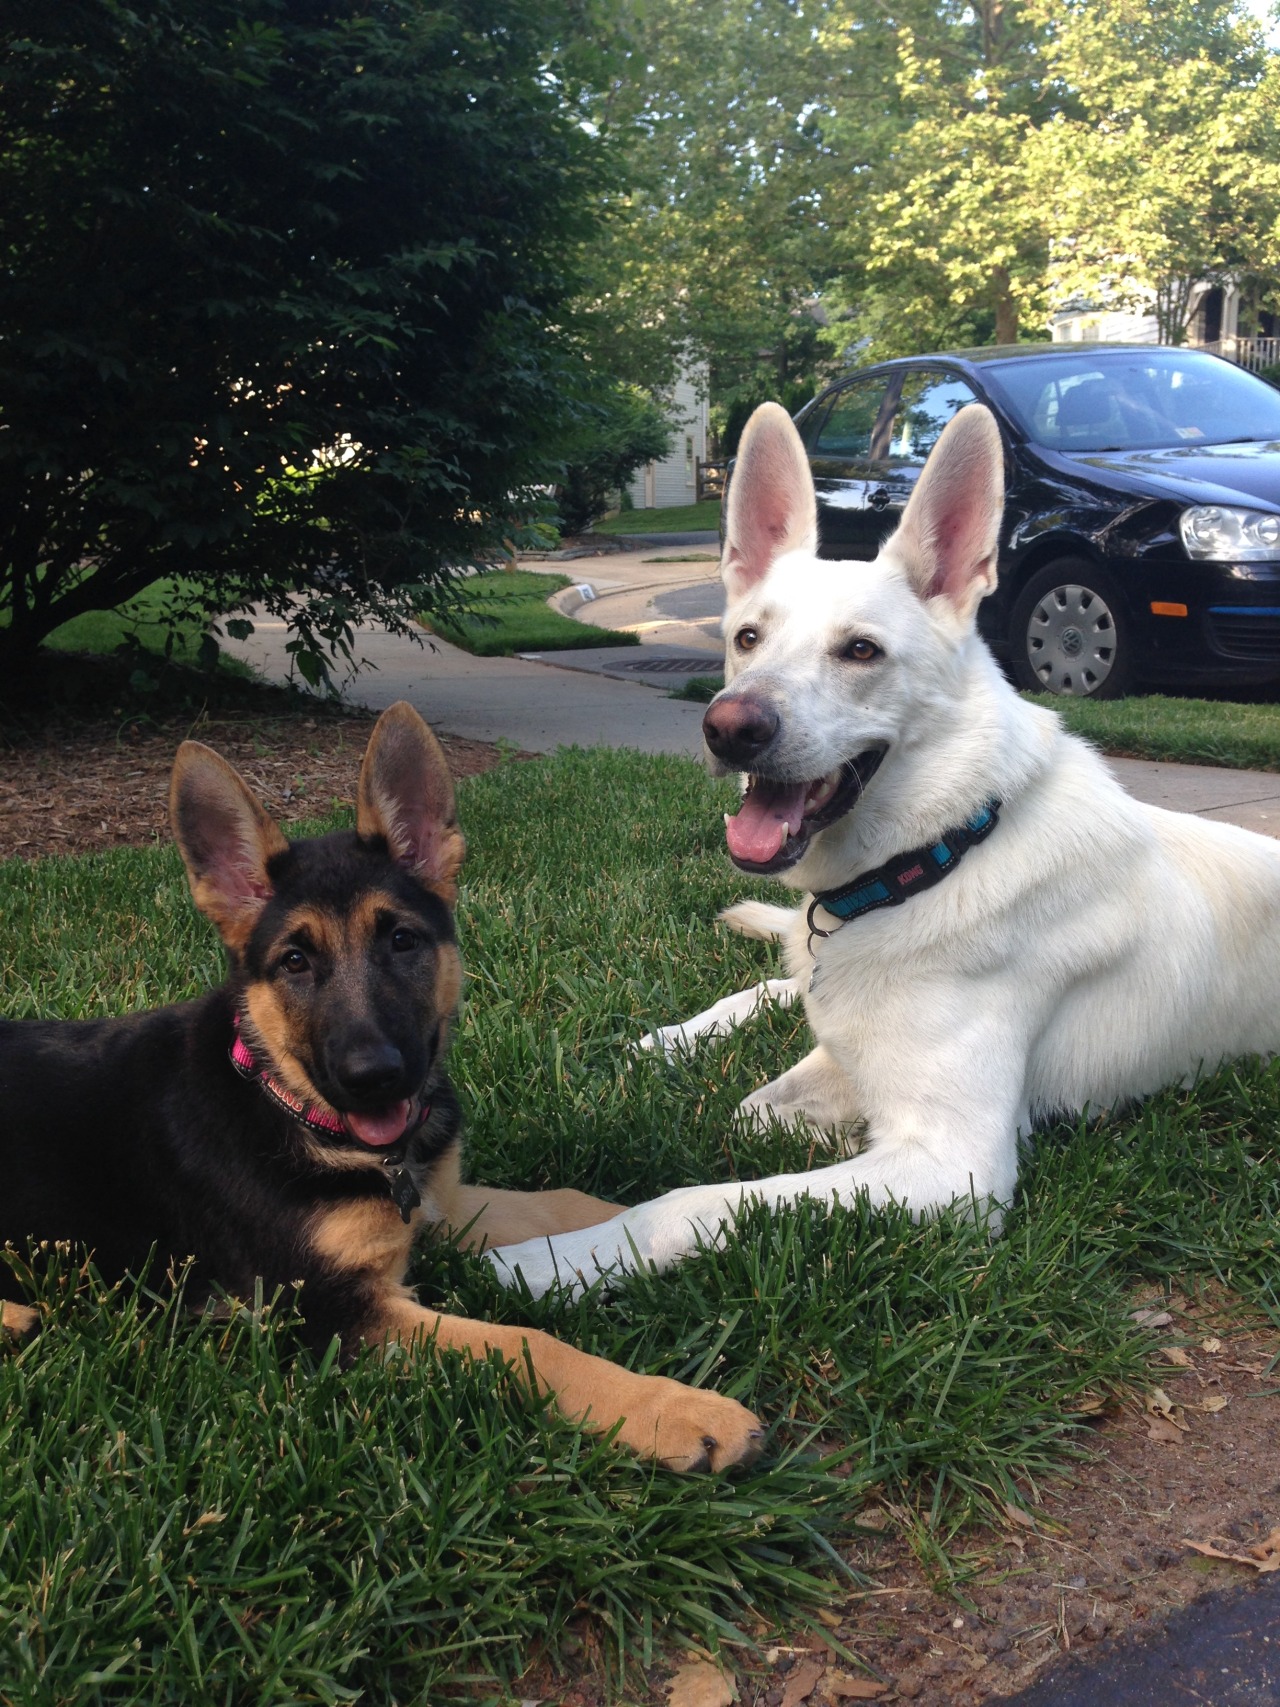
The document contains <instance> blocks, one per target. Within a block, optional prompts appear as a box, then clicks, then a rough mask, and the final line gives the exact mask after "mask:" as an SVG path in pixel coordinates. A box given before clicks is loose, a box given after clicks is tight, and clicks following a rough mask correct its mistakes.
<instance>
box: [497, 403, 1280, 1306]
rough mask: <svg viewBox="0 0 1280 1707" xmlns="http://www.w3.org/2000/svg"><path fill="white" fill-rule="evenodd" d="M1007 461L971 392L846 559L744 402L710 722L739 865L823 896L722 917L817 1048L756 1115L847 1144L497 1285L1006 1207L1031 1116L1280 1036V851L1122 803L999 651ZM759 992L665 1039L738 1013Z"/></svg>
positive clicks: (1159, 1081) (801, 470) (642, 1218)
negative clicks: (995, 648)
mask: <svg viewBox="0 0 1280 1707" xmlns="http://www.w3.org/2000/svg"><path fill="white" fill-rule="evenodd" d="M1003 469H1004V460H1003V451H1002V448H1001V441H1000V435H999V431H998V429H997V427H996V424H995V421H994V419H993V418H992V416H991V415H990V413H989V412H988V411H987V410H985V409H983V408H982V407H980V406H978V405H974V406H971V407H969V408H966V409H964V410H962V411H961V412H960V413H959V414H958V415H957V416H956V417H955V419H954V420H953V421H951V423H950V424H949V425H948V426H947V428H946V430H945V431H944V432H943V434H942V436H941V438H940V439H939V441H938V444H937V447H936V448H935V450H934V452H933V455H932V456H931V457H930V459H929V462H928V465H927V467H926V469H925V471H924V473H923V475H922V476H921V478H920V480H919V483H918V484H917V486H916V489H915V491H914V493H913V495H912V497H911V500H910V502H909V503H908V505H907V507H906V510H905V512H904V513H903V517H902V521H901V524H900V525H899V527H898V529H897V531H896V532H895V533H894V535H893V536H892V538H891V539H889V540H888V541H887V542H886V544H885V545H884V547H883V549H882V550H881V552H880V555H879V557H878V558H877V559H876V561H875V562H874V563H869V564H850V563H839V562H836V563H833V562H824V561H822V560H821V559H820V558H818V557H817V555H816V545H817V513H816V507H815V503H814V494H813V483H812V480H811V478H810V474H809V467H808V463H807V460H806V457H805V452H804V448H803V446H802V444H801V442H800V438H799V435H798V434H797V432H796V430H795V428H794V427H793V426H792V424H791V422H790V420H789V419H788V418H787V416H786V414H785V412H784V411H783V410H782V409H780V408H779V407H778V406H777V405H775V404H766V405H764V407H763V408H761V409H758V410H757V411H756V413H755V414H754V415H753V416H752V418H751V421H750V422H749V424H748V426H747V429H746V432H745V433H744V435H743V439H742V447H741V451H740V454H739V458H738V464H737V469H736V473H735V477H734V480H733V484H732V488H731V491H730V496H729V508H728V521H727V533H726V545H725V552H724V559H723V565H722V572H723V575H724V580H725V585H726V588H727V590H728V608H727V613H726V617H725V625H724V632H725V635H726V639H727V658H726V667H725V676H726V686H725V688H724V690H723V691H722V692H721V693H720V694H719V695H717V697H716V698H715V699H714V700H713V701H712V703H711V705H710V707H709V708H708V710H707V714H706V718H705V721H704V725H703V728H704V732H705V735H706V741H707V745H708V747H709V748H710V751H711V754H712V756H713V759H714V760H715V761H716V763H717V765H718V767H719V769H720V771H721V772H722V773H723V772H725V771H738V772H741V773H743V780H744V799H743V804H742V808H741V810H740V811H739V813H738V814H737V816H736V817H732V818H727V819H726V836H727V841H728V848H729V854H730V857H731V858H732V859H733V860H734V862H735V864H737V865H738V866H739V867H741V868H742V869H743V870H744V871H749V872H753V873H755V872H776V873H777V874H778V875H779V876H781V877H783V878H784V880H785V881H786V882H787V883H788V884H790V885H791V886H793V887H794V888H796V889H799V890H802V891H804V892H805V895H804V899H803V900H802V901H801V904H800V906H799V907H798V908H796V909H794V910H793V909H789V908H787V909H784V908H780V907H767V906H764V905H761V904H758V903H747V904H744V905H742V906H738V907H734V908H731V909H729V911H728V913H727V914H726V915H725V917H726V918H727V919H728V921H729V923H730V924H733V925H735V926H736V927H737V928H738V929H740V930H743V931H745V932H746V933H747V934H749V935H757V936H769V937H776V938H778V939H779V940H781V941H782V943H783V944H784V951H785V956H786V962H787V967H788V970H789V972H790V974H791V977H790V981H789V990H790V991H794V992H795V993H797V994H798V995H800V996H801V997H802V998H803V1000H804V1004H805V1009H806V1012H807V1014H808V1019H809V1024H810V1026H811V1027H812V1030H813V1034H814V1037H815V1038H816V1040H817V1046H816V1047H815V1048H814V1049H813V1050H812V1051H811V1052H810V1054H808V1055H807V1056H806V1057H805V1058H804V1060H802V1061H801V1062H799V1063H798V1064H797V1065H796V1066H794V1067H792V1068H791V1069H790V1070H789V1071H787V1072H785V1073H783V1074H782V1076H781V1077H780V1078H778V1079H775V1080H774V1081H773V1083H771V1084H769V1085H767V1086H765V1087H764V1088H763V1089H761V1090H758V1091H756V1092H755V1093H754V1095H752V1096H750V1097H748V1098H747V1100H746V1102H745V1103H744V1104H743V1111H744V1112H745V1113H746V1115H747V1116H748V1117H749V1118H754V1119H759V1118H762V1117H767V1116H770V1115H773V1116H777V1117H778V1118H780V1119H783V1120H786V1121H794V1120H798V1119H804V1120H806V1121H808V1122H809V1123H810V1124H811V1125H812V1126H813V1127H814V1128H816V1129H818V1130H819V1131H821V1132H822V1133H824V1134H834V1135H835V1137H836V1139H837V1142H838V1143H839V1145H840V1149H841V1150H842V1151H843V1152H844V1153H845V1155H846V1158H847V1159H844V1160H841V1161H838V1162H836V1163H835V1164H834V1165H832V1166H830V1167H823V1168H818V1169H815V1170H814V1171H812V1172H809V1173H803V1174H791V1175H780V1176H778V1177H775V1178H772V1179H762V1180H757V1181H754V1182H748V1183H740V1182H735V1183H731V1184H725V1185H713V1186H699V1187H693V1188H689V1189H685V1190H680V1191H672V1192H669V1193H668V1194H667V1195H666V1196H665V1197H660V1198H656V1199H654V1200H653V1201H652V1202H649V1203H643V1204H640V1205H638V1206H637V1207H635V1208H632V1209H627V1210H625V1211H624V1212H622V1213H621V1214H619V1215H618V1216H617V1217H616V1218H615V1219H613V1220H611V1221H607V1222H605V1223H603V1224H602V1225H599V1226H596V1227H590V1228H587V1229H585V1230H584V1231H582V1232H575V1233H568V1234H563V1235H560V1236H558V1237H556V1238H553V1239H543V1240H530V1241H528V1242H526V1243H524V1244H520V1245H511V1246H507V1247H505V1248H504V1249H501V1250H498V1251H495V1252H491V1253H490V1260H491V1261H493V1262H494V1264H495V1266H496V1267H497V1269H498V1272H499V1273H500V1274H503V1275H504V1276H508V1277H509V1276H510V1274H511V1273H512V1272H513V1271H514V1270H515V1269H517V1268H518V1269H519V1270H520V1271H521V1272H522V1273H523V1275H524V1277H525V1280H526V1281H527V1282H528V1284H529V1285H530V1286H531V1288H532V1289H533V1291H534V1292H535V1293H541V1292H543V1291H545V1290H546V1289H547V1287H548V1286H550V1285H551V1284H552V1283H553V1282H554V1281H555V1280H556V1279H557V1278H558V1279H559V1280H561V1281H562V1282H563V1283H565V1284H566V1285H568V1286H570V1287H576V1286H581V1285H583V1284H591V1283H592V1282H593V1281H594V1280H596V1279H597V1278H598V1277H599V1275H600V1274H601V1273H618V1272H625V1271H626V1270H629V1269H632V1268H635V1267H636V1266H638V1265H640V1264H646V1263H653V1264H656V1265H658V1266H659V1267H663V1266H666V1265H667V1264H669V1263H671V1262H673V1261H675V1260H677V1259H678V1258H680V1257H682V1256H684V1255H686V1254H688V1253H689V1252H691V1251H693V1250H694V1249H695V1248H696V1247H697V1245H698V1244H699V1243H700V1242H702V1243H714V1242H715V1241H716V1240H718V1239H720V1238H721V1237H723V1234H724V1229H725V1226H726V1224H731V1223H732V1221H733V1218H734V1216H735V1214H736V1213H737V1211H738V1209H739V1207H740V1206H741V1204H742V1202H743V1200H744V1199H748V1198H762V1199H764V1200H765V1201H766V1202H768V1203H770V1204H780V1203H789V1202H792V1201H794V1200H795V1199H797V1198H799V1197H805V1196H808V1197H817V1198H821V1199H826V1200H829V1199H830V1198H832V1197H833V1196H834V1197H838V1198H840V1199H841V1200H845V1201H847V1200H850V1199H852V1198H853V1197H854V1196H855V1195H856V1194H858V1193H861V1192H865V1193H867V1194H868V1196H869V1197H870V1199H871V1201H872V1203H886V1202H889V1201H890V1200H896V1201H898V1202H901V1203H904V1204H906V1205H908V1206H909V1207H910V1209H911V1210H912V1211H913V1212H915V1213H917V1214H923V1213H926V1212H928V1211H931V1210H937V1209H941V1208H943V1207H946V1206H948V1205H951V1204H955V1203H960V1204H961V1205H963V1206H966V1207H967V1209H968V1212H969V1213H976V1214H978V1215H980V1216H994V1217H996V1218H997V1221H998V1217H999V1214H1000V1210H1001V1208H1002V1207H1003V1206H1004V1205H1007V1204H1008V1203H1009V1201H1010V1199H1011V1197H1012V1195H1013V1192H1014V1187H1015V1184H1016V1181H1017V1168H1018V1139H1019V1135H1020V1134H1026V1133H1028V1132H1030V1131H1031V1130H1032V1129H1033V1127H1034V1126H1035V1125H1036V1123H1037V1122H1038V1121H1043V1120H1044V1119H1045V1118H1046V1117H1048V1116H1052V1115H1056V1114H1064V1113H1070V1112H1073V1111H1078V1110H1082V1109H1084V1108H1086V1107H1089V1108H1092V1109H1095V1110H1098V1111H1103V1110H1107V1109H1110V1108H1111V1107H1113V1106H1114V1105H1116V1104H1117V1103H1121V1102H1124V1101H1127V1100H1129V1099H1132V1098H1135V1097H1140V1096H1143V1095H1144V1094H1146V1093H1148V1092H1151V1091H1154V1090H1156V1089H1158V1088H1159V1087H1160V1086H1162V1085H1168V1084H1172V1083H1177V1082H1179V1081H1184V1080H1188V1079H1190V1078H1192V1077H1194V1075H1195V1074H1197V1073H1198V1072H1199V1071H1200V1070H1201V1069H1202V1068H1205V1069H1207V1068H1212V1067H1214V1066H1216V1065H1217V1064H1218V1063H1219V1062H1220V1061H1222V1060H1223V1059H1225V1058H1228V1057H1231V1056H1237V1055H1246V1054H1261V1055H1265V1054H1269V1053H1271V1052H1273V1051H1275V1050H1276V1049H1277V1048H1280V843H1277V842H1274V841H1272V840H1270V839H1269V838H1267V837H1264V836H1259V835H1252V834H1250V833H1249V832H1247V831H1245V830H1240V829H1236V828H1234V827H1233V826H1231V825H1226V824H1218V823H1213V822H1209V821H1206V820H1203V819H1199V818H1195V817H1190V816H1187V815H1184V814H1180V813H1175V812H1166V811H1161V810H1159V809H1157V808H1154V807H1149V806H1143V805H1140V804H1138V803H1137V802H1136V801H1134V800H1132V799H1130V797H1129V796H1128V795H1127V794H1126V793H1125V792H1124V790H1123V789H1122V788H1121V787H1120V785H1119V784H1118V783H1117V782H1116V781H1115V780H1114V778H1113V777H1112V775H1111V773H1110V772H1109V771H1108V770H1107V768H1106V766H1105V765H1104V764H1103V762H1102V760H1101V759H1100V758H1099V757H1098V756H1097V754H1096V753H1094V751H1093V750H1092V749H1091V748H1090V747H1088V746H1086V745H1085V744H1084V742H1082V741H1080V740H1078V739H1076V737H1074V736H1072V735H1069V734H1067V733H1066V731H1065V730H1064V729H1063V727H1062V725H1061V723H1060V722H1059V721H1058V719H1057V717H1056V716H1054V715H1053V713H1052V712H1049V711H1044V710H1041V709H1039V708H1037V707H1035V706H1032V705H1029V704H1027V703H1026V702H1025V701H1024V700H1022V699H1020V698H1019V697H1018V695H1017V694H1016V693H1015V692H1014V690H1013V689H1012V688H1011V687H1010V685H1009V684H1008V682H1007V681H1006V680H1005V678H1004V676H1003V675H1002V673H1001V671H1000V670H999V668H998V667H997V665H996V663H995V661H994V660H993V658H992V657H991V654H990V653H989V652H988V650H987V648H986V646H985V645H984V644H983V642H982V640H981V639H980V638H979V637H978V634H977V631H976V627H975V615H976V611H977V607H978V604H979V601H980V600H981V599H982V598H983V596H984V595H985V594H986V593H988V592H990V591H991V589H992V587H993V586H994V585H995V577H996V542H997V536H998V532H999V524H1000V514H1001V502H1002V495H1003ZM766 993H770V994H773V993H778V992H777V987H776V986H771V987H770V986H758V987H757V989H755V990H753V991H748V992H745V993H744V995H743V996H741V997H730V998H728V999H727V1001H725V1002H722V1003H719V1004H717V1007H716V1008H713V1009H711V1010H709V1012H708V1013H707V1014H703V1015H700V1016H698V1018H697V1019H695V1020H692V1021H690V1022H688V1023H687V1024H686V1025H685V1026H684V1027H679V1026H677V1027H672V1028H670V1029H669V1031H668V1032H667V1033H665V1034H660V1035H659V1038H658V1041H659V1042H661V1043H663V1044H664V1045H665V1046H667V1047H671V1046H674V1045H678V1044H680V1043H682V1042H683V1041H685V1040H687V1039H689V1038H691V1037H693V1036H696V1035H697V1034H698V1033H700V1032H703V1031H707V1030H720V1029H723V1028H724V1027H725V1025H726V1024H727V1023H731V1022H733V1021H735V1020H736V1019H737V1018H740V1017H742V1016H743V1015H744V1014H745V1013H746V1012H748V1011H749V1010H750V1009H751V1008H752V1007H753V1006H755V1005H756V1004H757V1003H758V1002H759V1001H760V1000H761V999H762V998H763V996H764V995H765V994H766ZM781 993H782V994H784V995H786V994H787V993H789V991H788V990H785V989H784V990H783V991H782V992H781ZM851 1147H852V1148H853V1149H854V1153H852V1154H849V1150H850V1148H851Z"/></svg>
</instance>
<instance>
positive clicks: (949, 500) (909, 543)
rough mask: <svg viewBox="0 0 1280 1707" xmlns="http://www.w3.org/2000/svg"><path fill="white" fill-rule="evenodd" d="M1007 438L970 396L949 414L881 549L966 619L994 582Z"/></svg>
mask: <svg viewBox="0 0 1280 1707" xmlns="http://www.w3.org/2000/svg"><path fill="white" fill-rule="evenodd" d="M1003 505H1004V446H1003V444H1002V443H1001V440H1000V429H999V428H998V427H997V426H996V421H995V416H994V415H993V414H992V413H991V411H990V410H989V409H986V408H984V407H983V406H982V404H981V403H970V404H969V405H968V406H967V407H966V408H964V409H961V411H960V413H959V414H958V415H956V416H954V417H953V419H952V420H950V421H948V422H947V425H946V426H945V427H944V428H943V430H942V435H941V437H940V438H939V440H938V442H937V444H936V445H935V446H934V447H933V450H932V452H931V453H930V456H929V460H928V462H927V463H926V464H925V467H924V473H923V474H922V475H921V476H920V478H919V480H918V481H917V482H916V488H915V491H914V492H913V493H912V494H911V497H910V499H909V500H908V502H907V507H906V509H905V510H904V511H903V512H902V521H901V522H900V523H899V525H898V529H897V532H896V533H895V534H894V535H893V536H892V538H891V539H889V540H888V541H886V544H885V547H884V549H885V550H886V552H888V553H889V555H890V556H891V557H893V558H894V559H895V560H896V561H897V562H899V563H900V564H901V565H902V567H903V568H904V569H905V570H906V572H907V576H908V578H909V579H910V581H911V584H912V586H913V587H914V588H915V590H916V592H917V594H918V595H919V596H920V597H921V598H922V599H935V598H944V599H946V600H947V601H948V603H949V604H950V605H951V606H952V607H953V608H954V610H955V612H956V614H957V615H958V616H959V617H961V618H962V619H964V620H965V621H968V620H969V619H970V618H972V616H973V614H974V612H975V611H976V610H977V608H978V605H979V603H980V602H981V600H982V599H983V598H985V597H986V595H987V594H988V593H989V592H991V591H992V589H993V588H994V587H995V584H996V546H997V543H998V540H999V535H1000V515H1001V511H1002V508H1003Z"/></svg>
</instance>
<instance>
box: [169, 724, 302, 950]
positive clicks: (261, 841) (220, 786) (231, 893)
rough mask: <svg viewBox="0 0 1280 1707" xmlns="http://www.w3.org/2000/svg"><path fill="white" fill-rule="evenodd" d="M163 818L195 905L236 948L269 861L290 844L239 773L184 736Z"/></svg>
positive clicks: (254, 913) (266, 889)
mask: <svg viewBox="0 0 1280 1707" xmlns="http://www.w3.org/2000/svg"><path fill="white" fill-rule="evenodd" d="M169 822H170V823H171V824H172V825H173V833H174V836H175V837H176V838H177V843H178V848H179V851H180V852H181V854H182V861H183V864H184V865H185V866H186V868H187V879H188V881H189V882H190V884H191V893H192V895H193V896H194V897H195V903H196V906H197V907H199V909H200V911H201V912H202V913H203V914H204V915H205V917H206V918H208V919H212V921H213V923H214V924H215V925H216V926H217V927H218V934H219V936H221V938H222V940H223V942H225V943H226V945H227V947H228V948H230V949H233V950H236V951H239V950H240V949H242V948H243V947H244V945H245V943H246V942H247V941H248V940H249V936H250V933H251V932H252V930H253V927H254V925H255V924H256V923H257V921H258V915H259V913H261V911H262V909H263V907H264V906H265V905H266V904H267V902H268V901H269V900H270V898H271V879H270V877H269V876H268V874H267V862H268V861H269V860H270V859H271V858H272V857H273V856H274V855H275V854H278V853H284V852H286V851H287V849H288V846H289V844H288V842H287V841H286V840H285V837H284V835H283V833H282V832H281V830H280V828H279V826H278V825H277V824H276V823H275V821H274V819H272V818H270V817H269V816H268V815H267V812H266V811H265V809H264V808H263V807H262V806H261V804H260V803H259V802H258V800H257V798H256V797H255V796H254V794H253V793H252V792H251V791H250V789H249V787H248V785H247V784H246V783H245V782H244V781H243V779H242V778H241V777H240V776H239V775H238V774H237V772H235V771H234V770H232V768H231V766H230V765H229V764H228V763H227V761H226V760H225V759H221V758H219V757H218V755H217V753H215V752H213V751H212V750H211V749H210V748H208V747H206V746H204V745H203V744H202V743H201V742H199V741H184V742H183V743H182V745H181V746H180V747H179V748H178V752H177V756H176V757H175V759H174V761H173V776H172V779H171V781H170V784H169Z"/></svg>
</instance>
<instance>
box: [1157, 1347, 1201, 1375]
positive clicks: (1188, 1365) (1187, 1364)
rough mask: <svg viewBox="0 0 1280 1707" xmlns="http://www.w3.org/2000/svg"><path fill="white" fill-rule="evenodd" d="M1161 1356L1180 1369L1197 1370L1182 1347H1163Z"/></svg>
mask: <svg viewBox="0 0 1280 1707" xmlns="http://www.w3.org/2000/svg"><path fill="white" fill-rule="evenodd" d="M1160 1355H1161V1357H1163V1358H1164V1360H1165V1362H1166V1363H1172V1364H1176V1365H1177V1367H1178V1368H1179V1369H1194V1368H1195V1364H1194V1363H1193V1362H1192V1361H1191V1359H1190V1357H1188V1355H1187V1353H1186V1352H1185V1351H1183V1349H1182V1347H1181V1346H1180V1345H1162V1346H1161V1347H1160Z"/></svg>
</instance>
